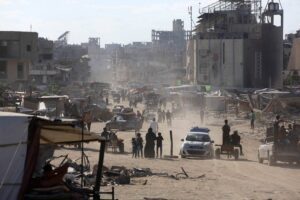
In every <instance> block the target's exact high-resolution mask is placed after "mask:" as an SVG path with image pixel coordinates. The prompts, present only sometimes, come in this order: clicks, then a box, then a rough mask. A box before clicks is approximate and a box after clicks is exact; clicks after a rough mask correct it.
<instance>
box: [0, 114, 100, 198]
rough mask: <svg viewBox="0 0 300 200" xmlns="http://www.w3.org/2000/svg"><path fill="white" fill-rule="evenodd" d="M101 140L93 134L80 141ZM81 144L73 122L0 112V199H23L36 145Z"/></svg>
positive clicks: (31, 171)
mask: <svg viewBox="0 0 300 200" xmlns="http://www.w3.org/2000/svg"><path fill="white" fill-rule="evenodd" d="M101 140H104V139H101V138H100V137H99V136H97V135H96V134H95V133H90V132H84V134H83V141H86V142H88V141H101ZM81 141H82V131H81V130H80V129H79V128H76V127H75V124H74V120H73V121H72V120H71V121H70V120H69V121H60V120H57V121H50V120H47V119H43V118H37V117H33V116H30V115H25V114H17V113H8V112H0V152H1V154H0V159H1V161H2V162H0V181H1V182H0V197H1V199H6V200H8V199H18V197H19V198H22V197H23V195H24V194H25V192H26V191H27V189H28V186H29V184H30V180H31V177H32V174H33V172H34V170H35V167H36V163H37V160H38V156H39V148H40V144H59V143H75V142H81ZM3 161H5V162H3ZM25 172H26V173H25Z"/></svg>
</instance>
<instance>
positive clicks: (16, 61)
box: [0, 31, 38, 83]
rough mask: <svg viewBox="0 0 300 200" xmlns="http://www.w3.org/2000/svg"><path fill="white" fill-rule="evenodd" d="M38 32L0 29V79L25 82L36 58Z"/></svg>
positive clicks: (7, 81)
mask: <svg viewBox="0 0 300 200" xmlns="http://www.w3.org/2000/svg"><path fill="white" fill-rule="evenodd" d="M37 43H38V33H35V32H18V31H0V81H1V82H4V83H15V82H19V83H25V82H26V81H28V80H29V71H30V70H31V68H32V66H33V65H34V63H35V62H36V61H37V60H38V48H37Z"/></svg>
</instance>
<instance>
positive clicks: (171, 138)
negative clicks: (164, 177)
mask: <svg viewBox="0 0 300 200" xmlns="http://www.w3.org/2000/svg"><path fill="white" fill-rule="evenodd" d="M170 141H171V152H170V155H171V156H173V133H172V130H170Z"/></svg>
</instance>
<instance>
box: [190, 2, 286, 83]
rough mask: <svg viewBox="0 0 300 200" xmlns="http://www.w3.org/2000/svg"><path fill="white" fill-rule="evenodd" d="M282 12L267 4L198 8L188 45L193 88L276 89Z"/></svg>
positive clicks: (279, 80)
mask: <svg viewBox="0 0 300 200" xmlns="http://www.w3.org/2000/svg"><path fill="white" fill-rule="evenodd" d="M282 39H283V9H282V6H281V4H280V2H275V1H274V0H269V1H268V2H267V5H266V6H265V7H262V2H261V0H219V1H218V2H216V3H214V4H211V5H209V6H207V7H205V8H203V10H202V12H201V14H200V16H199V17H198V22H197V26H196V28H195V30H194V35H193V37H192V39H191V40H190V41H189V43H188V56H187V67H188V70H187V73H189V74H188V77H189V78H190V80H193V81H194V82H195V84H208V85H213V86H219V87H225V88H264V87H272V88H281V87H282V68H283V40H282Z"/></svg>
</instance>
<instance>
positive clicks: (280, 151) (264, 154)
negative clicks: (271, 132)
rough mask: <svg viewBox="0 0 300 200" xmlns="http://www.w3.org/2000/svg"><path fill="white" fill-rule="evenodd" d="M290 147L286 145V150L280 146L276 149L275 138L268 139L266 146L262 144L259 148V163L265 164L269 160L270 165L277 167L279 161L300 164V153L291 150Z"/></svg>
mask: <svg viewBox="0 0 300 200" xmlns="http://www.w3.org/2000/svg"><path fill="white" fill-rule="evenodd" d="M289 147H290V145H286V146H285V147H284V148H283V147H280V146H279V145H278V146H277V148H275V144H274V141H273V138H272V137H271V138H266V139H265V142H264V144H261V145H260V146H259V148H258V162H259V163H263V162H264V160H268V164H269V165H275V164H276V162H277V161H280V162H288V163H293V162H297V163H298V164H300V153H299V151H298V150H297V148H295V149H291V148H289Z"/></svg>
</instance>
